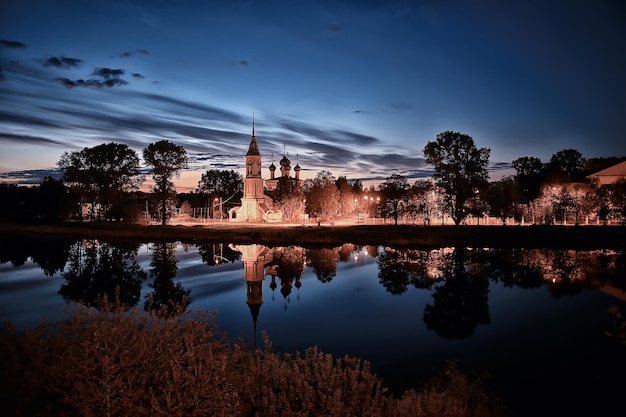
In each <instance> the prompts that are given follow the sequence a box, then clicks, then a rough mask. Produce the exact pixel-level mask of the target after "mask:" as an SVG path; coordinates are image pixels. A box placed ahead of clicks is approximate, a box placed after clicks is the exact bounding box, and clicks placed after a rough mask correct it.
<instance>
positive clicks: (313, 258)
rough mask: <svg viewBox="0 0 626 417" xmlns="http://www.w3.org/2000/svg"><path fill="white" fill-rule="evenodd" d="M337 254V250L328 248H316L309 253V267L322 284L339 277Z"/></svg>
mask: <svg viewBox="0 0 626 417" xmlns="http://www.w3.org/2000/svg"><path fill="white" fill-rule="evenodd" d="M335 253H336V252H335V250H333V249H327V248H314V249H310V250H309V251H308V253H307V266H308V267H309V268H312V269H313V271H314V272H315V276H317V279H318V280H320V281H321V282H330V281H332V280H333V278H334V277H335V276H336V275H337V261H336V258H335Z"/></svg>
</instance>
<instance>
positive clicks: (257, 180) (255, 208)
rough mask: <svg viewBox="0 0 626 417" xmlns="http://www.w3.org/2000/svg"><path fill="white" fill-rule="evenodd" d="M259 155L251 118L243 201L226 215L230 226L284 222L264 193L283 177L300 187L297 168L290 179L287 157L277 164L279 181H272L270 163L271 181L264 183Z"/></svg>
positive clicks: (274, 178)
mask: <svg viewBox="0 0 626 417" xmlns="http://www.w3.org/2000/svg"><path fill="white" fill-rule="evenodd" d="M261 170H262V163H261V151H260V150H259V144H258V143H257V141H256V135H255V133H254V114H253V116H252V137H251V138H250V145H249V146H248V152H247V153H246V175H245V177H244V180H243V197H242V198H241V206H239V207H234V208H232V209H230V210H229V212H228V219H229V221H232V222H242V223H243V222H270V223H276V222H281V221H283V212H282V210H280V209H277V208H275V207H274V201H273V199H272V197H271V196H269V195H267V194H266V191H273V190H275V189H276V187H277V185H278V181H279V180H280V178H282V177H286V178H289V179H290V180H291V181H296V182H297V183H298V184H300V166H299V165H297V164H296V166H295V167H294V171H295V173H296V177H295V178H291V177H290V171H291V161H289V159H288V158H287V156H286V155H283V158H282V159H281V160H280V171H281V177H275V171H276V166H275V165H274V163H273V162H272V164H271V165H270V166H269V170H270V179H269V180H267V181H265V180H264V179H263V176H262V174H261Z"/></svg>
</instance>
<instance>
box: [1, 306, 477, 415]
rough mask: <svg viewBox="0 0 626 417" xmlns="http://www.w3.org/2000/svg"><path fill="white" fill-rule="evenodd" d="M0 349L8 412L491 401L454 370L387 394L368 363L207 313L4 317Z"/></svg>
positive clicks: (416, 411)
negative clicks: (245, 329) (243, 337)
mask: <svg viewBox="0 0 626 417" xmlns="http://www.w3.org/2000/svg"><path fill="white" fill-rule="evenodd" d="M0 354H1V359H0V370H1V374H0V379H1V380H0V383H1V384H2V385H1V386H0V392H1V394H0V396H1V397H0V400H1V401H2V404H3V405H4V409H5V410H7V411H8V412H9V414H10V415H15V416H44V415H45V416H128V415H132V416H137V417H141V416H186V417H187V416H191V417H193V416H229V417H230V416H246V417H247V416H259V417H260V416H263V417H266V416H268V417H271V416H281V417H289V416H372V417H375V416H400V417H402V416H407V417H408V416H412V417H416V416H424V417H427V416H470V415H477V414H472V412H471V409H470V407H472V405H471V403H472V401H474V402H476V401H475V400H476V399H480V400H481V401H482V400H485V399H488V397H487V396H486V395H484V394H483V393H482V391H481V387H480V386H479V385H473V383H472V382H470V381H468V379H467V378H466V377H465V376H464V375H463V374H461V373H459V372H458V371H456V369H455V367H454V366H451V367H449V368H448V369H447V370H446V371H445V372H444V377H446V378H448V379H449V381H448V382H450V381H452V383H448V385H446V384H445V383H444V382H443V379H439V380H437V383H436V384H433V385H430V386H427V387H425V388H424V390H423V391H420V392H417V391H408V392H407V393H405V395H403V396H402V398H399V399H395V398H393V397H392V396H390V395H388V393H387V391H386V389H385V388H384V387H383V386H382V383H381V380H380V379H378V378H377V377H376V376H375V374H373V373H372V372H371V371H370V365H369V363H368V362H366V361H361V360H359V359H356V358H350V357H347V356H346V357H344V358H341V359H334V358H333V357H332V356H331V355H328V354H325V353H323V352H321V351H319V350H318V349H317V348H316V347H312V348H309V349H307V350H306V351H305V352H304V354H300V353H297V354H295V355H289V354H283V355H281V354H277V353H274V352H273V351H272V346H271V342H270V341H269V340H268V339H267V338H265V343H264V347H263V348H261V349H258V350H250V349H247V348H246V347H245V346H244V343H243V342H242V341H240V342H238V343H235V344H234V345H232V346H231V345H230V344H228V343H227V342H225V337H224V335H221V334H219V333H218V332H217V326H216V325H215V315H214V314H210V313H206V312H198V313H193V314H192V313H187V314H181V315H178V316H175V317H171V316H169V315H168V314H166V313H165V312H163V314H160V313H159V312H156V313H145V312H142V311H141V310H139V309H137V308H134V309H127V308H122V307H115V308H113V307H107V308H102V306H100V309H89V308H86V307H82V306H78V305H77V306H74V307H72V308H71V310H70V312H69V315H68V319H67V320H66V321H64V322H61V323H58V324H57V325H55V326H51V325H48V324H47V323H45V322H42V323H41V325H40V326H38V327H37V328H35V329H33V330H28V329H26V330H24V331H22V332H17V331H15V329H14V327H13V326H12V325H11V323H7V324H6V325H5V326H4V329H3V331H2V333H1V334H0ZM450 388H452V389H450ZM479 402H480V401H479ZM481 407H483V408H484V406H481Z"/></svg>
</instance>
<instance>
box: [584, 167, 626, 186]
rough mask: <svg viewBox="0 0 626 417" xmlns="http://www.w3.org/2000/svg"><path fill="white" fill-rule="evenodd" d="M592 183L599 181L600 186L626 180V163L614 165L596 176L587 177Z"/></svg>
mask: <svg viewBox="0 0 626 417" xmlns="http://www.w3.org/2000/svg"><path fill="white" fill-rule="evenodd" d="M587 178H589V179H590V180H591V181H597V184H598V185H606V184H613V183H614V182H616V181H617V180H619V179H626V161H623V162H620V163H619V164H615V165H612V166H610V167H608V168H605V169H603V170H601V171H598V172H596V173H595V174H591V175H587Z"/></svg>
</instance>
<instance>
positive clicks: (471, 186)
mask: <svg viewBox="0 0 626 417" xmlns="http://www.w3.org/2000/svg"><path fill="white" fill-rule="evenodd" d="M490 153H491V149H489V148H480V149H478V148H477V147H476V145H475V144H474V139H472V137H471V136H469V135H466V134H464V133H459V132H452V131H449V130H448V131H445V132H442V133H439V134H438V135H437V138H436V139H435V141H434V142H428V143H427V144H426V146H425V147H424V157H425V161H426V164H428V165H432V166H434V167H435V172H434V173H433V180H434V181H435V183H436V184H437V185H438V186H439V187H441V188H442V189H443V190H444V192H445V194H446V198H445V204H446V208H447V211H448V213H449V214H450V216H451V217H452V220H454V223H455V224H457V225H458V224H460V223H461V221H462V220H463V219H464V218H465V217H466V216H467V215H468V211H467V210H466V208H465V203H466V202H467V200H469V199H470V198H472V197H473V196H474V195H475V191H476V190H480V189H482V188H484V187H485V186H486V185H487V184H488V180H489V173H488V171H487V167H488V165H489V154H490Z"/></svg>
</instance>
